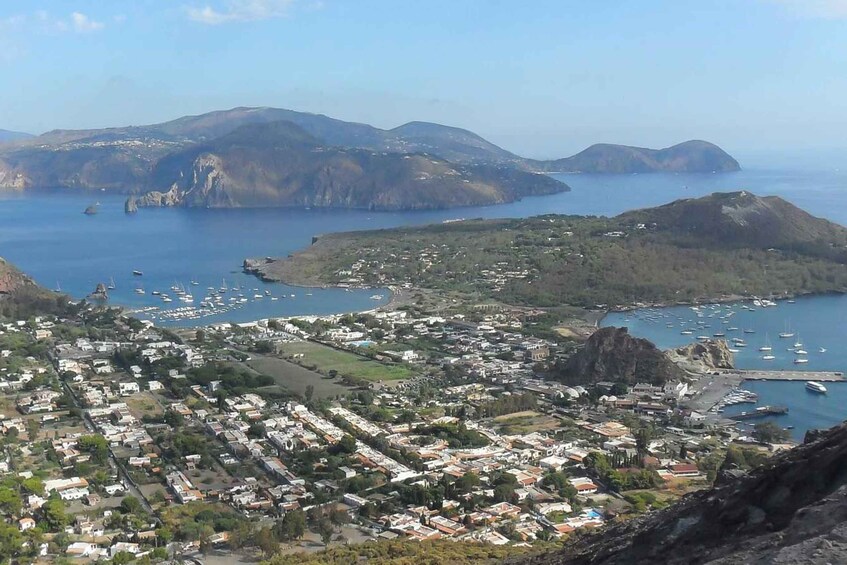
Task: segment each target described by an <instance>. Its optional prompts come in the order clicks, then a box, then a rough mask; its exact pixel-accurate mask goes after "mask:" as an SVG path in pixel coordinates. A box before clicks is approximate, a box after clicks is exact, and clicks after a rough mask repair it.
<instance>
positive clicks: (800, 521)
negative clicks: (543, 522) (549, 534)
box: [515, 424, 847, 565]
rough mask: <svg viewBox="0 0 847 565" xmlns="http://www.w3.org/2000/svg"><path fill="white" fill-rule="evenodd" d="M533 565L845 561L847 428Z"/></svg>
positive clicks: (532, 561) (585, 538)
mask: <svg viewBox="0 0 847 565" xmlns="http://www.w3.org/2000/svg"><path fill="white" fill-rule="evenodd" d="M515 562H520V563H526V564H535V565H642V564H644V565H648V564H649V565H656V564H660V563H661V564H674V565H675V564H680V565H682V564H686V565H688V564H704V563H709V564H712V565H718V564H720V565H735V564H740V563H757V564H759V563H760V564H765V563H768V564H770V563H784V564H789V563H790V564H815V565H817V564H820V565H823V564H825V563H832V564H834V563H847V425H843V424H842V425H841V426H837V427H835V428H832V429H831V430H829V431H827V432H824V433H823V434H820V435H819V436H817V439H816V440H814V441H813V442H811V443H807V444H804V445H801V446H799V447H796V448H794V449H792V450H790V451H786V452H784V453H782V454H779V455H776V456H774V458H773V459H772V460H771V461H770V462H769V463H768V464H767V465H765V466H763V467H761V468H759V469H757V470H755V471H753V472H751V473H750V474H749V475H746V476H743V477H740V478H736V479H732V480H728V481H727V482H725V483H724V484H722V485H720V486H718V487H716V488H713V489H711V490H706V491H700V492H696V493H693V494H689V495H687V496H685V497H684V498H683V499H682V500H681V501H680V502H678V503H677V504H675V505H673V506H670V507H668V508H666V509H664V510H661V511H658V512H652V513H648V514H646V515H643V516H641V517H639V518H637V519H634V520H631V521H629V522H626V523H622V524H618V525H615V526H612V527H610V528H606V529H603V530H599V531H596V532H593V533H590V534H587V535H584V536H582V537H580V538H579V539H577V540H575V541H574V542H573V543H570V544H568V546H567V547H566V548H565V549H564V550H562V551H560V552H555V553H549V554H546V555H541V556H537V557H535V558H531V559H527V560H515Z"/></svg>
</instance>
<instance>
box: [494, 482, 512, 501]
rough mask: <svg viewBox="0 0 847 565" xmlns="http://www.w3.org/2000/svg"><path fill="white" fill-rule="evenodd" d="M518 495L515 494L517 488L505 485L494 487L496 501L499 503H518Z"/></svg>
mask: <svg viewBox="0 0 847 565" xmlns="http://www.w3.org/2000/svg"><path fill="white" fill-rule="evenodd" d="M517 497H518V495H517V494H516V493H515V487H514V486H512V485H510V484H508V483H503V484H501V485H497V486H496V487H494V500H496V501H497V502H512V503H514V502H516V499H517Z"/></svg>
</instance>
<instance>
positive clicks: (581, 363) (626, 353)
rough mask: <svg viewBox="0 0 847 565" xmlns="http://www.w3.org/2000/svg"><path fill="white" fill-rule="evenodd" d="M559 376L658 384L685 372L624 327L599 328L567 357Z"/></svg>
mask: <svg viewBox="0 0 847 565" xmlns="http://www.w3.org/2000/svg"><path fill="white" fill-rule="evenodd" d="M560 376H561V378H562V380H564V381H565V382H566V383H569V384H574V385H576V384H591V383H595V382H598V381H612V382H623V383H626V384H630V385H631V384H635V383H639V382H645V383H652V384H657V385H661V384H664V383H666V382H667V381H669V380H675V379H680V378H682V377H684V376H685V371H683V370H682V369H681V368H679V367H678V366H677V365H675V364H674V363H673V362H672V361H671V360H670V358H669V357H668V356H667V355H665V353H663V352H662V351H661V350H659V349H658V348H657V347H656V346H655V345H654V344H653V343H652V342H650V341H648V340H646V339H641V338H636V337H632V336H631V335H630V334H629V332H628V331H627V329H626V328H613V327H608V328H601V329H599V330H597V331H596V332H594V334H592V335H591V337H589V338H588V341H586V342H585V345H584V346H583V347H582V348H581V349H580V350H579V351H577V352H576V353H574V354H573V356H571V358H570V359H568V361H567V363H566V364H565V366H564V368H563V370H562V372H561V375H560Z"/></svg>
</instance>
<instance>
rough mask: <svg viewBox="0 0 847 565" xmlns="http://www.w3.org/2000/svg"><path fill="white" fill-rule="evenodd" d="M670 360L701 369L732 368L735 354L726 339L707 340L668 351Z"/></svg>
mask: <svg viewBox="0 0 847 565" xmlns="http://www.w3.org/2000/svg"><path fill="white" fill-rule="evenodd" d="M668 355H669V356H670V358H671V360H673V361H674V362H676V363H684V364H686V365H690V366H693V367H698V368H699V369H701V370H714V369H734V368H735V356H734V355H733V354H732V351H730V350H729V345H727V343H726V340H723V339H718V340H711V339H710V340H708V341H705V342H699V341H698V342H696V343H691V344H689V345H686V346H683V347H678V348H676V349H673V350H671V351H669V352H668Z"/></svg>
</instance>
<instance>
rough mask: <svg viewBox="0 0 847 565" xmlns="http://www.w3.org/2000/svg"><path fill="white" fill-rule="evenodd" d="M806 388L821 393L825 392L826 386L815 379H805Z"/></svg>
mask: <svg viewBox="0 0 847 565" xmlns="http://www.w3.org/2000/svg"><path fill="white" fill-rule="evenodd" d="M806 388H807V389H809V390H811V391H812V392H819V393H821V394H826V387H825V386H823V385H822V384H821V383H819V382H817V381H807V382H806Z"/></svg>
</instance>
